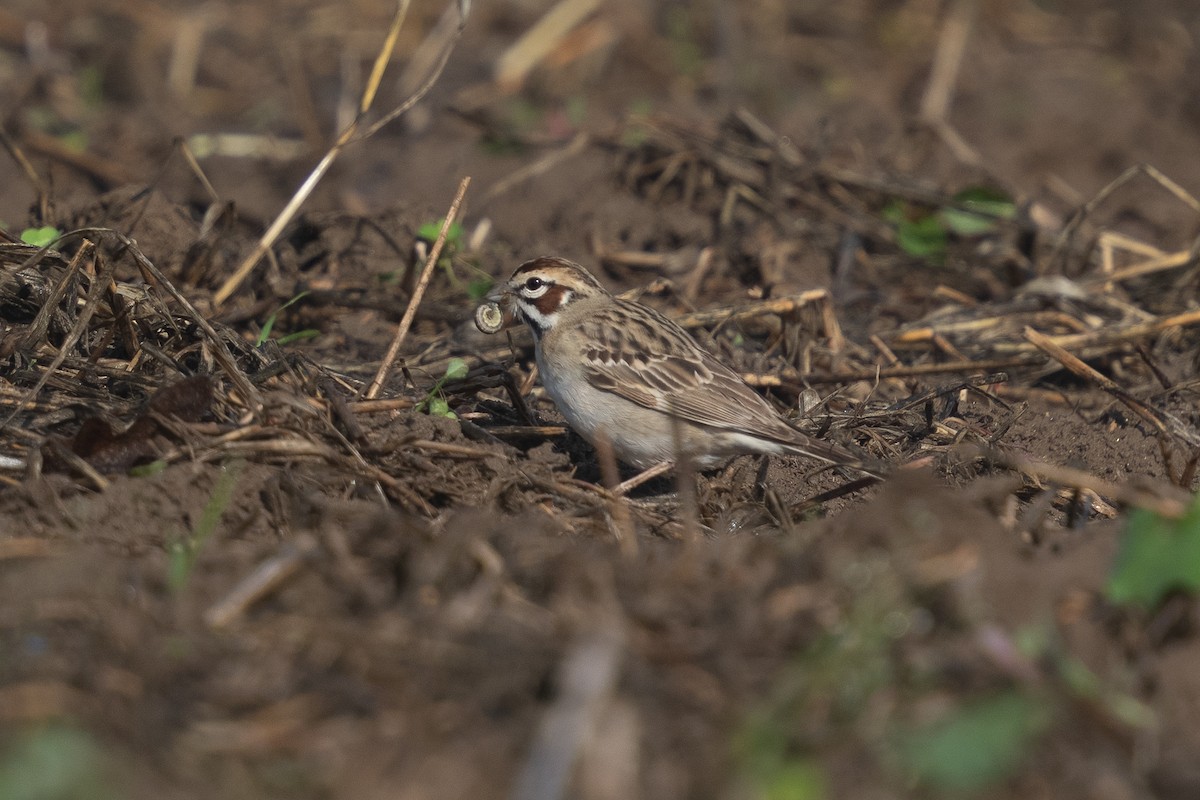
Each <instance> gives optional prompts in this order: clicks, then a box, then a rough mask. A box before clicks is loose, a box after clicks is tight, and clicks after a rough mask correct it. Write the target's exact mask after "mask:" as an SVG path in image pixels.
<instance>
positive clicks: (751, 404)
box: [490, 257, 873, 472]
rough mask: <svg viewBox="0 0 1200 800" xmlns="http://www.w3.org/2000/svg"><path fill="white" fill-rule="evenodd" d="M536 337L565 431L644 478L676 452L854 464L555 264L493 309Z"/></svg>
mask: <svg viewBox="0 0 1200 800" xmlns="http://www.w3.org/2000/svg"><path fill="white" fill-rule="evenodd" d="M490 299H491V300H493V301H494V302H500V303H501V304H502V305H504V306H506V307H507V311H508V313H511V314H512V315H513V317H514V318H519V319H520V320H522V321H524V322H525V324H526V325H528V326H529V329H530V330H531V331H532V332H533V338H534V342H535V348H536V356H537V365H538V372H539V374H540V375H541V379H542V385H543V386H545V388H546V393H547V394H548V395H550V398H551V399H552V400H554V403H555V405H557V406H558V410H559V411H560V412H562V415H563V416H564V417H566V420H567V422H568V423H569V424H570V426H571V427H572V428H574V429H575V431H576V432H578V433H579V434H580V435H581V436H583V438H585V439H587V440H588V441H589V442H591V443H592V444H593V445H594V444H596V442H597V440H599V439H601V438H603V439H605V440H607V442H608V443H609V444H610V445H611V447H612V449H613V452H614V454H615V455H616V457H617V458H619V459H620V460H621V461H624V462H626V463H627V464H631V465H633V466H635V467H639V468H643V469H644V468H648V467H651V466H654V465H656V464H659V463H662V462H664V461H671V460H675V459H676V458H677V456H678V455H680V452H679V451H680V450H682V451H683V452H684V453H686V455H687V456H688V457H689V458H690V459H691V460H692V462H693V463H694V464H695V465H696V466H697V467H699V468H701V469H708V468H711V467H714V466H717V465H719V464H720V463H722V462H723V461H724V460H726V459H728V458H729V457H730V456H734V455H739V454H743V453H762V454H797V455H804V456H810V457H812V458H817V459H821V460H823V461H828V462H831V463H834V464H842V465H846V466H857V467H859V468H860V469H863V470H864V471H867V472H873V470H872V469H870V468H868V467H865V466H864V465H863V464H864V462H863V461H862V459H860V458H858V457H856V456H854V455H853V454H851V453H850V452H848V451H847V450H844V449H842V448H840V447H838V446H836V445H833V444H830V443H827V442H821V441H817V440H814V439H812V438H810V437H808V436H806V435H805V434H804V433H802V432H800V431H798V430H796V429H795V428H793V427H792V426H791V425H789V424H788V423H787V422H785V421H784V420H783V419H782V418H781V417H780V416H779V415H778V414H777V413H776V412H775V410H774V409H773V408H772V407H771V406H770V404H768V403H767V401H766V400H765V399H764V398H763V397H762V396H761V395H759V394H758V393H757V392H755V391H754V390H753V389H751V388H750V387H749V386H747V385H746V383H745V382H744V381H743V380H742V379H741V378H740V377H738V375H737V374H736V373H735V372H734V371H733V370H731V369H730V368H729V367H727V366H725V365H724V364H722V363H721V362H720V361H718V360H717V359H716V358H715V357H714V356H713V355H712V354H711V353H709V352H708V351H707V350H705V349H704V348H703V347H701V346H700V345H699V344H698V343H697V342H696V340H695V339H693V338H692V337H691V335H689V334H688V332H687V331H685V330H684V329H683V328H681V327H680V326H679V325H677V324H675V323H674V322H672V321H671V320H669V319H667V318H666V317H664V316H663V315H662V314H660V313H659V312H657V311H655V310H654V309H652V308H648V307H647V306H644V305H641V304H640V303H636V302H633V301H629V300H622V299H621V298H618V297H614V296H613V295H612V294H610V293H609V292H608V291H607V290H606V289H605V288H604V287H603V286H601V285H600V283H599V282H598V281H597V280H596V279H595V278H594V277H592V275H591V273H589V272H588V271H587V270H585V269H584V268H583V267H581V266H579V265H578V264H575V263H573V262H571V261H567V260H566V259H562V258H551V257H543V258H536V259H534V260H532V261H527V262H526V263H524V264H522V265H521V266H519V267H517V270H516V271H515V272H514V273H513V274H512V277H511V278H509V280H508V281H507V282H506V283H505V284H504V285H503V286H502V287H500V288H499V290H498V291H497V292H495V293H493V295H492V296H491V298H490Z"/></svg>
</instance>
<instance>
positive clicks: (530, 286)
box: [525, 278, 546, 292]
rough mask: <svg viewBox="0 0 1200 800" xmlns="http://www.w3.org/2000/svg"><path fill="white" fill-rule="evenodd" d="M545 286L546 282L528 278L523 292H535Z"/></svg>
mask: <svg viewBox="0 0 1200 800" xmlns="http://www.w3.org/2000/svg"><path fill="white" fill-rule="evenodd" d="M545 285H546V282H545V281H544V280H542V279H541V278H530V279H529V280H527V281H525V291H527V292H536V291H537V290H538V289H540V288H542V287H543V286H545Z"/></svg>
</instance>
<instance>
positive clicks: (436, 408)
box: [429, 397, 458, 419]
mask: <svg viewBox="0 0 1200 800" xmlns="http://www.w3.org/2000/svg"><path fill="white" fill-rule="evenodd" d="M429 415H430V416H433V417H447V418H449V419H458V415H457V414H455V413H454V412H453V411H451V410H450V404H449V403H447V402H446V398H444V397H431V398H429Z"/></svg>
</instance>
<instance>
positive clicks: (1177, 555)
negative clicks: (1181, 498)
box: [1108, 495, 1200, 609]
mask: <svg viewBox="0 0 1200 800" xmlns="http://www.w3.org/2000/svg"><path fill="white" fill-rule="evenodd" d="M1176 589H1182V590H1184V591H1188V592H1195V591H1197V590H1200V495H1197V496H1196V498H1195V499H1194V500H1193V501H1192V505H1191V507H1190V508H1189V509H1188V510H1187V513H1186V514H1184V515H1183V517H1181V518H1180V519H1178V520H1172V519H1167V518H1166V517H1162V516H1159V515H1158V514H1155V513H1153V512H1150V511H1146V510H1144V509H1138V510H1136V511H1134V512H1133V513H1132V514H1130V515H1129V523H1128V524H1127V525H1126V527H1125V534H1124V535H1123V536H1122V538H1121V546H1120V549H1119V550H1118V551H1117V559H1116V564H1115V565H1114V566H1113V571H1112V575H1111V576H1110V577H1109V581H1108V598H1109V600H1111V601H1112V602H1114V603H1116V604H1118V605H1125V606H1138V607H1141V608H1145V609H1150V608H1153V607H1155V606H1156V605H1158V603H1159V602H1160V601H1161V600H1162V599H1163V598H1164V597H1165V596H1166V595H1167V593H1168V592H1171V591H1173V590H1176Z"/></svg>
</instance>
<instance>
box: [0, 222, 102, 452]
mask: <svg viewBox="0 0 1200 800" xmlns="http://www.w3.org/2000/svg"><path fill="white" fill-rule="evenodd" d="M89 244H90V243H89ZM82 249H86V250H88V251H89V253H90V252H91V251H93V250H94V249H95V245H92V246H91V247H88V246H87V245H84V247H83V248H82ZM83 261H84V258H80V259H78V262H77V263H78V264H82V263H83ZM93 263H94V262H93ZM103 264H104V266H103V267H102V269H101V270H100V272H99V274H95V275H92V285H91V286H90V287H88V293H87V299H86V300H85V301H84V304H83V310H82V311H80V312H79V316H78V317H77V318H76V319H75V324H74V325H72V326H71V331H70V332H69V333H68V334H67V338H66V340H65V341H64V342H63V343H62V345H61V346H60V347H59V349H58V353H57V355H55V356H54V360H53V361H51V362H50V365H49V366H48V367H46V369H45V371H44V372H42V375H41V377H40V378H38V381H37V383H35V384H34V385H33V388H32V389H30V390H29V391H28V392H26V393H25V396H24V397H23V398H22V399H21V400H20V402H18V403H17V404H16V405H14V406H13V410H12V411H11V412H9V414H8V416H6V417H5V418H4V419H3V420H2V421H0V430H3V429H4V428H7V427H8V424H9V423H10V422H12V421H13V417H15V416H16V415H17V414H18V413H20V411H21V408H22V407H24V406H25V404H26V403H31V402H33V401H34V400H36V399H37V396H38V393H39V392H41V391H42V389H43V388H45V386H46V383H47V381H49V380H50V378H51V377H52V376H53V375H54V373H55V372H57V371H58V368H59V367H61V366H62V365H63V362H64V361H66V360H67V357H68V356H69V355H70V354H71V350H72V348H74V347H75V344H76V343H77V342H78V341H79V339H80V337H81V336H83V334H84V332H86V331H87V325H88V322H90V321H91V319H92V315H93V314H95V313H96V306H97V305H98V304H99V301H100V293H101V292H102V291H104V290H105V289H106V288H108V284H109V281H111V280H112V276H113V269H114V265H113V262H112V260H111V259H105V260H104V262H103ZM89 469H90V467H89Z"/></svg>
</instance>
